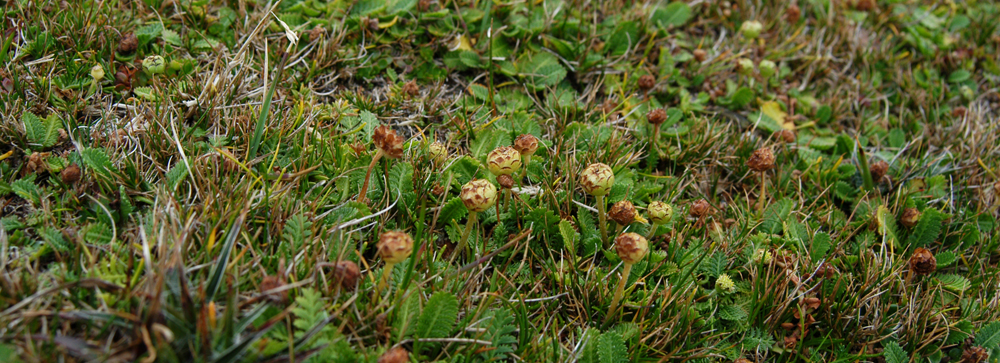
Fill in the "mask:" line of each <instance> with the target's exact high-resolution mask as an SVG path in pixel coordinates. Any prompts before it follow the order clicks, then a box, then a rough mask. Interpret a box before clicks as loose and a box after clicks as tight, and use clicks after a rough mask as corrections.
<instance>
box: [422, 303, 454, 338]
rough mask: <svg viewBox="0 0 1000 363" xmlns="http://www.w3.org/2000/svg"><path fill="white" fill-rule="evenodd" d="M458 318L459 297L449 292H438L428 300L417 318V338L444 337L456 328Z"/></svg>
mask: <svg viewBox="0 0 1000 363" xmlns="http://www.w3.org/2000/svg"><path fill="white" fill-rule="evenodd" d="M457 320H458V299H457V298H455V295H452V294H451V293H448V292H437V293H434V295H432V296H431V298H430V299H429V300H427V305H426V306H424V311H423V313H421V314H420V318H419V319H417V328H416V331H415V332H414V337H416V338H444V337H447V336H449V335H451V333H452V331H453V330H455V324H456V322H457Z"/></svg>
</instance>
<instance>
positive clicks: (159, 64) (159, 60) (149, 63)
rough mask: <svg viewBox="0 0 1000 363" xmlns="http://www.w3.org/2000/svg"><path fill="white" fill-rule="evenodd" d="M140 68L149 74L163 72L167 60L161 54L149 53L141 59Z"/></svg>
mask: <svg viewBox="0 0 1000 363" xmlns="http://www.w3.org/2000/svg"><path fill="white" fill-rule="evenodd" d="M142 68H143V69H145V70H146V72H148V73H149V74H163V72H164V71H166V69H167V62H166V61H164V60H163V57H161V56H158V55H151V56H148V57H146V59H143V60H142Z"/></svg>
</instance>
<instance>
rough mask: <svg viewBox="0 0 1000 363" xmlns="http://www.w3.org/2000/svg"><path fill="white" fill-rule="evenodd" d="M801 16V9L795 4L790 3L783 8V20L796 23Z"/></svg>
mask: <svg viewBox="0 0 1000 363" xmlns="http://www.w3.org/2000/svg"><path fill="white" fill-rule="evenodd" d="M801 17H802V9H800V8H799V6H798V5H797V4H792V5H789V6H788V7H787V8H785V21H787V22H789V23H793V24H794V23H798V22H799V19H800V18H801Z"/></svg>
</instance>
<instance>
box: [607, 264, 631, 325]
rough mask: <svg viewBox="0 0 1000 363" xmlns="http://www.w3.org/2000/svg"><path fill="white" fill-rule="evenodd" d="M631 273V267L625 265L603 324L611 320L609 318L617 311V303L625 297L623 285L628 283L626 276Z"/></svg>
mask: <svg viewBox="0 0 1000 363" xmlns="http://www.w3.org/2000/svg"><path fill="white" fill-rule="evenodd" d="M630 273H632V265H631V264H628V263H626V264H625V268H624V269H622V279H621V281H619V282H618V288H616V289H615V297H614V298H612V299H611V307H610V308H608V316H607V317H605V318H604V321H605V323H606V322H607V321H609V320H611V316H612V315H614V313H615V310H617V309H618V303H619V302H621V300H622V295H625V284H626V283H628V276H629V274H630Z"/></svg>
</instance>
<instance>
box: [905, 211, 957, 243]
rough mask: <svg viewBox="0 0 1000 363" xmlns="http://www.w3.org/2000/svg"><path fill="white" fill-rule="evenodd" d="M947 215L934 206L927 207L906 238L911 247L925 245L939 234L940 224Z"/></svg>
mask: <svg viewBox="0 0 1000 363" xmlns="http://www.w3.org/2000/svg"><path fill="white" fill-rule="evenodd" d="M945 218H947V215H946V214H944V213H941V212H938V211H937V210H935V209H934V208H927V209H926V210H924V212H923V213H922V214H921V215H920V221H919V222H917V225H916V226H914V227H913V233H911V234H910V237H909V238H908V239H907V240H906V243H907V244H908V245H910V246H911V247H926V246H927V245H929V244H930V243H931V242H934V240H935V239H937V238H938V235H940V234H941V224H942V221H944V219H945Z"/></svg>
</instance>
